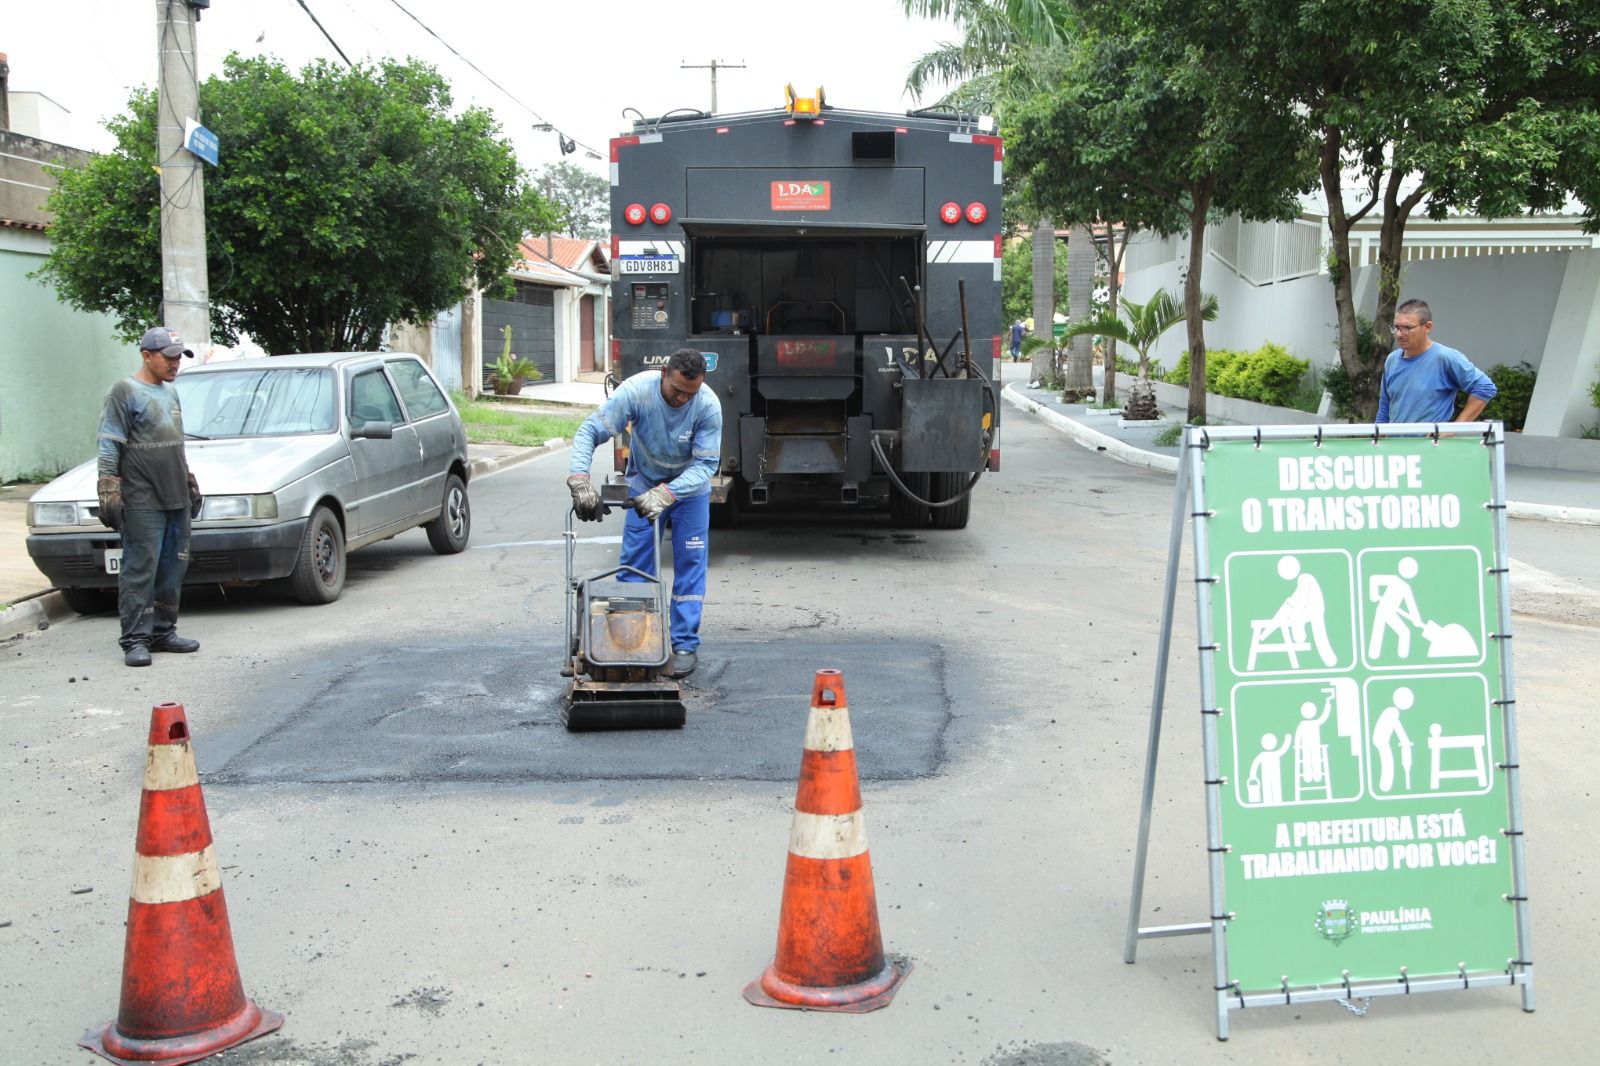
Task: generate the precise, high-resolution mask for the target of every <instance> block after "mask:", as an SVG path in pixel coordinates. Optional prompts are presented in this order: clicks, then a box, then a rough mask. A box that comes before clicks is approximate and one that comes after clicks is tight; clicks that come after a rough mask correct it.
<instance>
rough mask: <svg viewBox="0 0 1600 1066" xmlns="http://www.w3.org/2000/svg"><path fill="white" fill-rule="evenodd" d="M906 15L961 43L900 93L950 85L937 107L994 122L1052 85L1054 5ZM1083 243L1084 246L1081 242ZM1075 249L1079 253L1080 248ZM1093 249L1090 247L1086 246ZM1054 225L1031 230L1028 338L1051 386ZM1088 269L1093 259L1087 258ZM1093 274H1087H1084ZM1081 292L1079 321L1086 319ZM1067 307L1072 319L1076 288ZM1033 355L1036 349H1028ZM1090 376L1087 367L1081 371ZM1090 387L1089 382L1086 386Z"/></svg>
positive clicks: (910, 78)
mask: <svg viewBox="0 0 1600 1066" xmlns="http://www.w3.org/2000/svg"><path fill="white" fill-rule="evenodd" d="M901 3H902V6H903V7H904V8H905V12H906V14H907V15H919V16H921V17H923V18H935V19H937V18H948V19H949V20H950V21H951V22H953V23H955V24H956V26H957V27H959V29H960V30H961V35H962V36H961V40H959V41H956V42H946V43H944V44H941V45H940V46H939V47H937V48H935V49H934V50H933V51H932V52H929V53H928V54H927V55H924V56H922V57H920V58H919V59H918V60H917V61H916V62H915V63H914V64H912V67H911V72H910V73H909V74H908V75H907V76H906V91H907V92H908V93H910V94H911V95H912V96H913V97H919V98H920V97H921V95H922V92H923V90H924V89H926V88H927V87H928V86H929V85H930V84H932V83H934V82H950V83H955V88H953V89H951V90H950V91H949V92H947V93H946V94H945V95H944V97H943V98H942V99H940V100H939V101H938V105H939V106H944V107H955V108H960V109H962V110H971V111H978V112H989V113H992V114H1000V113H1001V112H1003V110H1004V108H1005V106H1006V102H1007V101H1008V100H1014V99H1021V98H1026V97H1027V96H1029V95H1031V94H1032V93H1034V92H1037V91H1039V90H1041V89H1042V88H1044V87H1046V86H1047V85H1050V84H1053V83H1054V79H1055V75H1056V73H1057V72H1058V70H1059V63H1057V62H1055V60H1056V59H1058V58H1059V53H1060V50H1061V49H1062V47H1063V46H1064V44H1065V38H1064V36H1063V26H1062V21H1061V20H1062V18H1063V10H1062V8H1061V5H1060V3H1059V2H1058V0H901ZM1073 236H1074V237H1076V236H1077V234H1076V231H1075V232H1074V234H1073ZM1085 243H1087V242H1085ZM1080 246H1081V245H1080ZM1090 247H1091V249H1092V245H1090ZM1055 254H1056V241H1055V224H1054V222H1053V221H1052V220H1051V219H1049V218H1048V217H1040V218H1038V219H1036V220H1035V221H1034V224H1033V321H1034V323H1035V325H1034V330H1035V335H1036V336H1039V337H1045V338H1049V339H1050V340H1051V344H1050V346H1049V348H1048V350H1047V352H1046V353H1045V355H1044V356H1043V357H1041V356H1040V355H1038V354H1036V355H1034V356H1033V359H1034V373H1033V378H1034V380H1036V381H1044V382H1047V383H1049V384H1051V385H1055V384H1057V381H1056V368H1055V345H1054V337H1053V334H1052V332H1051V330H1052V326H1053V323H1054V321H1055V311H1056V304H1055V277H1056V268H1055ZM1090 262H1091V263H1092V262H1093V252H1092V250H1091V252H1090ZM1090 269H1091V270H1092V269H1093V268H1092V266H1091V268H1090ZM1091 287H1092V282H1091V283H1090V285H1085V286H1082V288H1083V289H1084V295H1083V297H1082V300H1083V314H1085V315H1086V314H1088V307H1089V304H1088V290H1089V288H1091ZM1068 299H1069V300H1070V301H1071V302H1072V304H1073V305H1074V306H1073V308H1072V312H1073V313H1074V314H1076V313H1077V310H1076V305H1077V304H1078V302H1079V293H1078V290H1077V288H1072V289H1070V290H1069V293H1068ZM1035 347H1036V348H1037V346H1035ZM1083 369H1084V370H1086V371H1089V372H1090V373H1091V374H1092V371H1091V370H1089V368H1088V366H1087V364H1085V366H1084V367H1083ZM1089 380H1090V381H1092V378H1090V379H1089Z"/></svg>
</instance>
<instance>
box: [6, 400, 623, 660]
mask: <svg viewBox="0 0 1600 1066" xmlns="http://www.w3.org/2000/svg"><path fill="white" fill-rule="evenodd" d="M604 380H605V374H604V373H599V372H597V373H592V374H582V375H580V380H578V381H572V382H565V381H563V382H551V383H549V384H533V385H528V386H525V387H524V388H523V390H522V395H521V399H522V400H525V401H532V402H533V403H538V404H551V405H557V406H563V407H582V408H593V407H598V406H599V405H600V404H602V403H604V402H605V386H604V384H603V382H604ZM486 399H492V397H486ZM516 402H517V401H515V400H508V401H506V406H511V405H512V404H515V403H516ZM549 450H550V449H549V448H522V447H516V446H514V445H508V444H468V445H467V458H468V459H469V460H470V461H471V463H472V476H473V477H474V478H478V477H482V476H483V475H484V474H487V473H489V472H490V471H493V470H499V469H503V468H505V467H507V466H514V465H515V464H517V463H520V462H523V461H525V460H528V459H531V458H533V457H534V456H536V455H542V454H544V453H545V452H546V451H549ZM39 488H40V486H38V485H0V640H5V639H6V638H8V637H12V636H15V635H16V634H18V633H24V632H28V631H29V630H33V629H37V628H40V627H41V626H43V625H48V624H50V623H51V622H55V621H59V620H61V619H63V618H67V617H70V616H71V615H72V613H73V612H72V611H71V610H70V609H69V608H68V607H67V605H66V604H65V603H64V602H63V601H62V599H61V596H60V595H59V594H56V593H53V592H52V590H51V588H50V585H49V583H48V582H47V581H46V580H45V576H44V575H43V574H42V573H40V572H39V568H38V567H36V566H35V565H34V564H33V559H32V558H30V557H29V555H28V546H27V536H28V497H30V496H32V495H33V494H34V493H35V492H36V491H38V490H39Z"/></svg>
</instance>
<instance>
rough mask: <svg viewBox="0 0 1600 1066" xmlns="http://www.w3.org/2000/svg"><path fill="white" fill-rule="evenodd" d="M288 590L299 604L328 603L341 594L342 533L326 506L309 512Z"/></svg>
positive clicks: (342, 573) (342, 582)
mask: <svg viewBox="0 0 1600 1066" xmlns="http://www.w3.org/2000/svg"><path fill="white" fill-rule="evenodd" d="M289 588H290V589H292V590H293V591H294V598H295V599H297V600H299V601H300V602H301V603H310V604H318V603H332V602H333V601H334V600H336V599H338V598H339V593H341V592H343V591H344V530H342V529H340V528H339V520H338V519H337V518H335V517H334V516H333V512H332V511H330V510H328V509H327V508H326V507H318V508H317V509H316V510H315V511H312V512H311V521H309V522H307V523H306V531H305V535H304V536H302V537H301V538H300V553H299V555H298V556H296V558H295V561H294V570H293V572H292V573H290V574H289Z"/></svg>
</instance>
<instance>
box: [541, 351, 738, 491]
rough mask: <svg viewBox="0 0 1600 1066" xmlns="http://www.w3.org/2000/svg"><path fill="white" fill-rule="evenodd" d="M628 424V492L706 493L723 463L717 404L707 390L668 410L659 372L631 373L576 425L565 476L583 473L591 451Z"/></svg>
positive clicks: (719, 413) (719, 415)
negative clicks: (663, 487)
mask: <svg viewBox="0 0 1600 1066" xmlns="http://www.w3.org/2000/svg"><path fill="white" fill-rule="evenodd" d="M630 425H631V434H632V436H631V439H630V446H629V449H628V471H627V475H628V487H629V490H630V491H632V492H633V493H635V494H638V493H641V492H646V491H649V490H650V489H652V488H654V487H655V486H657V485H662V484H664V485H666V486H667V488H668V489H669V490H671V492H672V495H674V496H675V497H677V498H678V499H680V500H681V499H686V498H689V497H693V496H703V495H705V494H706V493H708V492H710V491H711V476H712V475H713V474H715V473H716V472H717V466H718V464H719V463H720V462H721V459H722V405H721V404H720V403H719V402H717V397H716V394H715V393H713V392H712V391H711V389H710V388H709V387H703V388H701V389H700V390H698V391H697V392H696V393H695V394H694V397H693V398H692V399H691V400H690V401H689V402H688V403H686V404H684V405H683V406H682V407H673V406H671V405H670V404H668V403H667V401H666V399H665V398H664V397H663V396H662V395H661V371H659V370H645V371H642V372H641V373H638V374H635V375H633V376H632V377H630V378H629V379H628V380H627V381H624V382H623V383H622V384H621V385H619V386H618V387H617V390H616V391H615V392H613V393H612V394H611V395H610V396H609V397H607V398H606V402H605V403H604V404H602V405H601V406H600V409H599V410H597V411H595V413H594V414H592V415H590V416H589V417H588V418H586V419H584V420H583V425H581V426H579V427H578V432H577V433H576V434H575V435H574V436H573V438H572V462H571V465H570V467H569V468H568V469H569V472H570V473H573V474H587V473H588V472H589V465H590V464H591V463H592V462H593V461H594V450H595V448H596V447H598V446H599V445H601V444H604V443H605V442H606V441H608V440H610V439H611V438H612V437H615V436H616V435H617V434H619V433H621V432H622V431H623V430H624V429H627V428H629V427H630Z"/></svg>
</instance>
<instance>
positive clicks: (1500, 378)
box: [1456, 359, 1539, 430]
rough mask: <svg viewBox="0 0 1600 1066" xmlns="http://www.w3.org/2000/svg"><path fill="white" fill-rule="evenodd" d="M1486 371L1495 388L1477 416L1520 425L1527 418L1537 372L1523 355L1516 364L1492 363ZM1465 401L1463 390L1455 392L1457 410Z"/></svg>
mask: <svg viewBox="0 0 1600 1066" xmlns="http://www.w3.org/2000/svg"><path fill="white" fill-rule="evenodd" d="M1488 374H1489V380H1491V381H1493V382H1494V387H1495V388H1496V389H1498V390H1499V391H1498V392H1496V393H1495V396H1494V399H1492V400H1490V401H1489V406H1487V407H1485V408H1484V409H1483V414H1481V415H1479V416H1478V417H1479V418H1481V419H1483V420H1484V421H1485V422H1490V421H1493V420H1495V419H1499V420H1500V421H1501V422H1504V423H1505V424H1506V429H1508V430H1517V429H1521V428H1522V427H1523V426H1524V425H1525V424H1526V423H1527V421H1528V405H1529V404H1530V403H1532V402H1533V386H1534V382H1536V381H1537V380H1538V379H1539V372H1538V371H1537V370H1535V369H1533V366H1532V364H1530V363H1529V362H1528V361H1527V360H1526V359H1524V360H1523V361H1522V362H1520V363H1518V364H1517V365H1516V366H1507V365H1506V364H1505V363H1496V364H1495V365H1494V366H1492V367H1490V368H1489V371H1488ZM1465 403H1466V395H1465V394H1461V395H1459V396H1457V397H1456V410H1458V411H1459V410H1461V407H1462V405H1463V404H1465Z"/></svg>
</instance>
